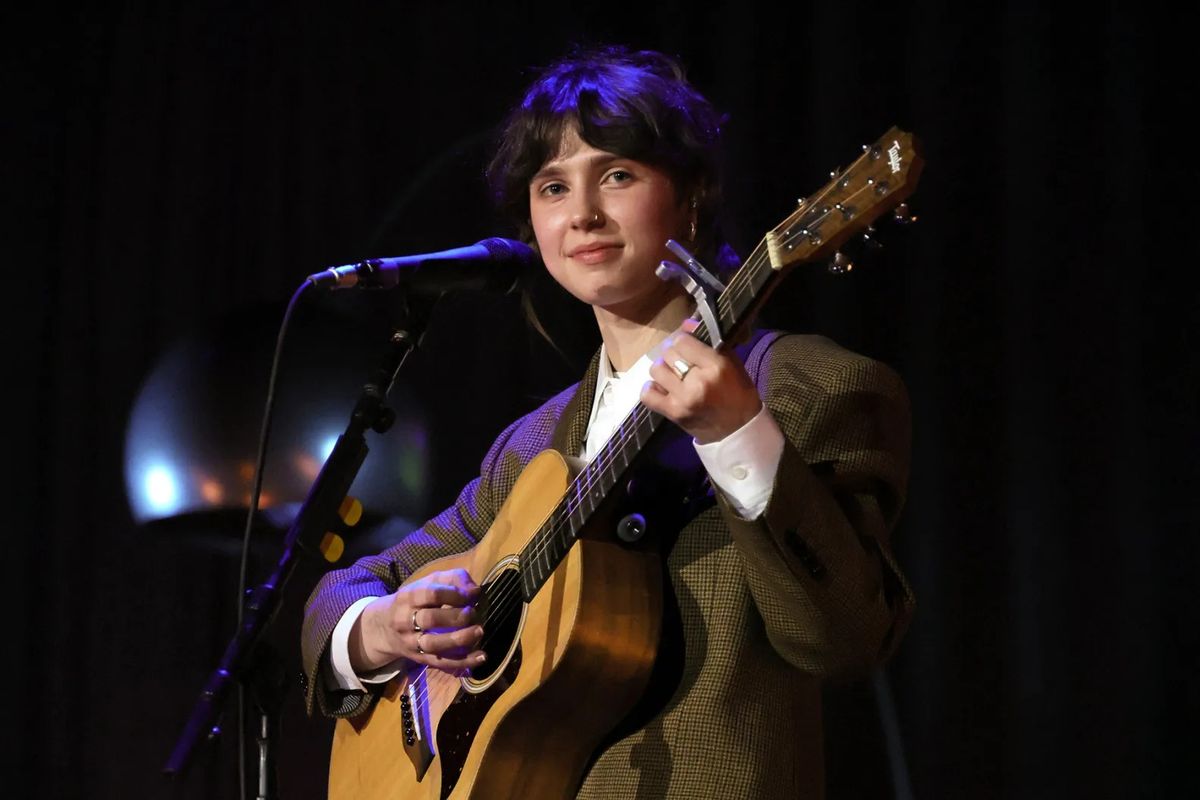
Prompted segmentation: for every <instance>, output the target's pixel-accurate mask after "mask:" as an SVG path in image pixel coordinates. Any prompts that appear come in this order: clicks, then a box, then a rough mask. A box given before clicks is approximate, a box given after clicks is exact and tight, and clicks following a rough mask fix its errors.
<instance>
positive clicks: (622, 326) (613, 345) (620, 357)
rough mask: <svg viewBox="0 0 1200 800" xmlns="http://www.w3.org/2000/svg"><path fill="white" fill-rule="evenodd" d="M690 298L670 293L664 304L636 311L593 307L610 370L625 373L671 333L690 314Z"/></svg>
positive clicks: (679, 293) (655, 304)
mask: <svg viewBox="0 0 1200 800" xmlns="http://www.w3.org/2000/svg"><path fill="white" fill-rule="evenodd" d="M693 307H694V304H693V302H692V298H691V297H689V296H688V295H687V294H684V293H682V292H673V293H671V295H670V297H669V298H668V299H667V300H666V302H661V301H660V302H659V303H654V304H647V305H646V306H643V307H640V308H632V309H631V308H603V307H601V306H593V311H594V312H595V314H596V324H597V326H598V327H599V328H600V337H601V338H602V339H603V340H604V350H605V352H606V353H607V354H608V360H609V361H611V362H612V365H613V369H615V370H616V371H617V372H625V371H626V370H628V369H629V368H630V367H632V366H633V365H634V364H635V363H636V362H637V360H638V359H639V358H641V357H642V356H644V355H645V354H646V353H648V352H649V351H650V350H651V349H652V348H653V347H655V346H656V345H657V344H658V343H659V342H661V341H662V340H663V339H665V338H667V335H668V334H670V333H671V332H672V331H675V330H677V329H678V328H679V326H680V325H681V324H682V323H683V321H684V320H685V319H687V318H688V315H689V314H691V313H692V310H693Z"/></svg>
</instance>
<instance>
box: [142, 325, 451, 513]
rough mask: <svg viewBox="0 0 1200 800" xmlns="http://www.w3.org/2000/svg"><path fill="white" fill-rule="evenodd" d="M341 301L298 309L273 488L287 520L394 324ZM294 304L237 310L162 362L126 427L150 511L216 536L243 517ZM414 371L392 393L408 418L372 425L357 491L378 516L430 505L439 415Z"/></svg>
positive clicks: (281, 386)
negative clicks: (386, 426) (430, 413)
mask: <svg viewBox="0 0 1200 800" xmlns="http://www.w3.org/2000/svg"><path fill="white" fill-rule="evenodd" d="M341 302H342V305H343V306H345V305H350V306H351V307H352V308H351V311H350V312H348V313H344V314H341V315H339V314H337V313H335V312H334V311H331V309H330V308H328V307H325V306H321V307H317V308H310V309H307V311H306V312H305V313H300V312H298V313H297V314H296V315H295V317H294V319H293V323H292V324H293V327H292V331H291V332H290V334H289V337H288V340H287V341H286V342H285V344H284V347H285V352H284V355H283V358H282V361H281V365H280V371H279V383H278V385H277V386H276V389H275V418H274V423H273V425H272V429H271V439H270V443H269V448H268V451H267V461H266V469H265V472H264V480H263V488H262V496H261V499H260V508H262V509H263V511H264V515H263V516H264V521H265V522H266V523H267V524H269V525H272V526H274V527H275V528H279V527H281V526H286V525H288V524H290V519H291V518H292V516H294V514H295V512H296V510H298V507H299V504H300V503H302V502H303V500H304V498H305V497H306V496H307V494H308V490H309V489H310V488H311V486H312V483H313V481H314V480H315V479H316V477H317V473H318V471H319V470H320V468H321V466H322V465H323V464H324V463H325V460H326V458H327V457H328V455H329V453H330V452H331V451H332V449H333V445H334V442H335V441H336V440H337V437H338V436H340V435H341V434H342V433H343V432H344V431H345V428H346V425H347V424H348V422H349V420H350V414H351V413H352V411H353V410H354V407H355V404H356V403H357V402H358V398H359V396H360V394H361V392H362V387H363V385H364V384H365V383H366V382H367V381H368V380H369V379H370V378H371V376H372V374H373V371H374V369H375V368H377V367H378V365H379V359H380V357H381V356H382V354H383V352H384V349H385V348H386V347H387V336H388V334H389V333H390V329H389V328H388V327H387V326H386V325H382V326H381V324H380V323H379V322H378V321H370V315H369V314H366V313H363V312H362V310H361V309H358V308H354V307H353V304H352V303H347V302H346V301H341ZM282 315H283V309H282V307H273V306H267V307H255V308H249V309H243V310H239V311H236V312H234V313H231V314H229V315H227V316H225V317H223V318H221V319H219V320H217V321H215V322H214V323H213V324H212V325H211V326H209V327H208V328H206V329H205V330H202V331H199V332H197V333H195V334H193V335H190V336H187V337H184V338H183V339H181V340H179V341H177V342H175V343H174V344H173V345H172V346H170V347H169V348H168V349H167V350H166V351H165V352H164V353H163V355H162V356H161V357H160V358H159V360H158V361H157V362H156V363H155V364H154V365H153V367H152V368H151V370H150V371H149V373H148V375H147V376H146V378H145V380H144V382H143V384H142V387H141V389H140V391H139V392H138V395H137V398H136V399H135V401H134V403H133V407H132V409H131V412H130V415H129V421H128V425H127V428H126V437H125V485H126V491H127V493H128V501H129V505H130V509H131V511H132V514H133V517H134V519H135V520H136V521H137V522H138V523H139V524H142V525H144V526H149V527H154V528H161V529H163V530H164V531H167V530H171V531H180V532H183V533H189V532H190V533H201V534H202V535H203V534H204V533H205V532H209V533H212V532H214V531H213V529H214V528H217V527H220V528H229V527H230V526H231V525H234V524H235V521H236V520H237V519H238V518H239V517H240V518H241V519H244V515H245V511H246V509H247V507H248V503H249V499H250V492H251V489H252V486H253V477H254V476H253V471H254V460H255V457H256V453H257V448H258V438H259V429H260V426H261V422H262V414H263V408H264V403H265V401H266V391H267V379H268V375H269V371H270V365H271V356H272V351H273V348H274V346H275V338H276V336H277V335H278V326H279V323H280V321H281V319H282ZM406 377H407V374H406V373H405V372H404V371H402V372H401V375H400V379H399V380H398V381H397V383H396V386H395V387H393V389H392V391H391V393H390V394H389V396H388V405H389V406H390V407H391V408H392V409H394V410H395V411H396V424H395V425H394V426H393V427H392V429H391V430H390V431H388V432H387V433H384V434H377V433H375V432H373V431H369V432H368V433H367V446H368V447H369V448H370V452H369V453H368V455H367V459H366V461H365V462H364V463H363V465H362V468H361V470H360V471H359V474H358V477H357V478H356V480H355V482H354V484H353V485H352V487H351V490H350V494H351V495H352V496H354V497H357V498H358V499H359V500H360V501H361V502H362V504H363V507H364V511H365V515H366V516H365V519H366V521H367V522H368V524H370V523H373V522H378V521H380V520H383V519H395V518H401V519H408V518H410V517H415V516H419V515H420V514H421V513H422V512H423V511H424V509H425V504H426V501H427V499H428V498H427V495H428V490H429V480H428V476H429V460H430V459H429V451H428V440H429V437H428V435H427V432H426V424H427V423H426V417H425V414H424V411H423V409H422V408H421V406H420V405H419V404H418V403H417V402H416V400H415V399H414V397H415V393H413V392H410V391H408V389H407V384H406V383H405V380H406ZM240 533H241V530H240V528H237V529H236V530H232V531H224V533H223V534H219V535H224V536H227V535H228V534H237V535H240Z"/></svg>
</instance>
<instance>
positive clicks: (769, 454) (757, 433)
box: [692, 403, 783, 519]
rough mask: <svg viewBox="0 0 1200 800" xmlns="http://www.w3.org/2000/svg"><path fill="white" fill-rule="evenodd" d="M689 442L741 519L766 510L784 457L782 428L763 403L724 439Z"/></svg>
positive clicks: (754, 516) (757, 514) (752, 516)
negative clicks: (749, 417)
mask: <svg viewBox="0 0 1200 800" xmlns="http://www.w3.org/2000/svg"><path fill="white" fill-rule="evenodd" d="M692 444H693V445H694V446H695V448H696V454H697V455H698V456H700V463H702V464H703V465H704V469H705V470H707V471H708V476H709V478H711V479H712V482H713V483H714V484H716V486H717V488H718V489H720V490H721V491H722V492H724V493H725V496H726V497H727V498H729V502H730V504H731V505H732V506H733V507H734V509H735V510H736V511H737V512H738V515H739V516H741V517H742V519H755V518H756V517H758V516H759V515H761V514H762V513H763V511H765V510H766V508H767V502H768V501H769V500H770V499H771V487H772V486H774V485H775V475H776V473H777V472H779V459H780V458H782V456H783V431H781V430H779V425H778V424H777V423H776V422H775V418H774V417H772V416H771V412H769V411H768V410H767V406H766V404H765V403H764V404H763V407H762V408H761V409H759V412H758V414H756V415H755V416H754V418H753V419H751V420H750V421H749V422H747V423H746V424H745V425H743V426H742V427H740V428H738V429H737V430H736V431H734V432H733V433H731V434H729V435H728V436H726V437H725V438H724V439H721V440H720V441H716V442H709V443H708V444H700V443H699V442H697V441H695V440H694V439H693V440H692Z"/></svg>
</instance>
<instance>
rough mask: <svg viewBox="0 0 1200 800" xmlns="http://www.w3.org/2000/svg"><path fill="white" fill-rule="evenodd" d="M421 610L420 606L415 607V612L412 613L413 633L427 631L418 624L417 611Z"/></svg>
mask: <svg viewBox="0 0 1200 800" xmlns="http://www.w3.org/2000/svg"><path fill="white" fill-rule="evenodd" d="M420 610H421V609H419V608H414V609H413V613H412V626H413V633H423V632H424V631H425V629H424V628H422V627H421V626H420V625H418V624H417V612H418V611H420Z"/></svg>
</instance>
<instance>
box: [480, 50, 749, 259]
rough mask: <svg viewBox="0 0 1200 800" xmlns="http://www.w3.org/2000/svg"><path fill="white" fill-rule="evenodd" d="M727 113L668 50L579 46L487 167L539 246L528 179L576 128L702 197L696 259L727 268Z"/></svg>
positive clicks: (546, 79)
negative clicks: (722, 217)
mask: <svg viewBox="0 0 1200 800" xmlns="http://www.w3.org/2000/svg"><path fill="white" fill-rule="evenodd" d="M725 119H726V117H725V116H724V115H722V114H720V113H718V112H717V110H716V109H715V108H713V106H712V104H711V103H709V101H708V100H707V99H705V97H704V96H703V95H701V94H700V93H699V92H698V91H696V89H695V88H694V87H693V86H692V85H691V84H690V83H689V82H688V80H687V77H686V75H685V74H684V70H683V67H682V66H681V65H680V63H679V62H678V61H677V60H676V59H674V58H671V57H670V56H667V55H664V54H662V53H658V52H655V51H653V50H638V51H634V50H631V49H629V48H627V47H624V46H618V45H605V46H600V47H589V48H582V47H576V48H574V49H573V50H572V52H571V53H570V54H569V55H568V56H566V57H565V58H563V59H561V60H559V61H556V62H555V63H553V64H551V65H550V66H548V67H546V68H545V69H543V70H542V71H541V73H540V74H539V75H538V76H537V78H536V79H535V80H534V81H533V83H532V84H531V85H530V87H529V89H528V91H527V92H526V93H525V97H524V98H523V99H522V100H521V102H520V103H519V104H517V106H516V107H515V108H513V110H512V111H511V112H510V113H509V115H508V118H507V119H506V120H505V122H504V124H503V126H502V128H501V132H500V137H499V143H498V145H497V147H496V151H495V155H494V156H493V158H492V161H491V163H490V164H489V166H488V169H487V178H488V184H489V186H490V188H491V192H492V198H493V201H494V202H495V204H496V206H497V208H498V209H499V210H500V212H501V213H503V214H504V215H505V216H507V217H508V218H509V220H510V221H511V222H512V223H513V224H514V225H515V226H516V228H517V232H518V235H519V236H520V237H521V238H522V239H523V240H524V241H526V242H530V243H532V242H533V230H532V226H531V224H530V214H529V182H530V180H532V179H533V176H534V175H535V174H537V172H538V170H540V169H541V168H542V166H543V165H544V164H545V163H546V161H548V160H549V159H551V158H553V157H554V156H555V155H556V154H557V153H558V149H559V147H560V145H561V142H562V136H563V133H564V131H565V130H567V129H568V128H570V127H572V126H574V127H576V128H577V129H578V131H579V136H580V138H581V139H583V141H584V142H586V143H587V144H589V145H591V146H592V147H595V148H597V149H599V150H605V151H607V152H610V153H615V154H617V155H619V156H623V157H625V158H632V159H634V160H637V161H642V162H645V163H648V164H651V165H653V166H655V167H657V168H659V169H662V170H663V171H665V172H666V173H667V174H668V175H669V176H670V177H671V181H672V183H673V184H674V186H675V191H676V193H677V195H678V196H679V199H680V200H683V199H684V198H688V199H691V200H693V201H694V202H695V203H696V230H697V235H696V242H695V244H694V249H695V251H696V254H697V256H699V257H700V258H701V260H702V261H705V262H706V264H707V265H709V266H711V267H712V268H713V269H714V270H716V271H719V272H722V273H727V272H729V271H731V270H732V269H733V268H735V267H737V265H738V259H737V255H736V254H735V253H734V252H733V250H732V249H731V248H730V247H729V246H728V244H726V242H725V241H724V237H723V236H722V235H721V231H720V221H719V219H718V217H719V212H720V207H721V177H720V172H721V170H720V140H721V125H722V124H723V123H724V122H725Z"/></svg>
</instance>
